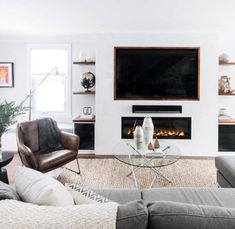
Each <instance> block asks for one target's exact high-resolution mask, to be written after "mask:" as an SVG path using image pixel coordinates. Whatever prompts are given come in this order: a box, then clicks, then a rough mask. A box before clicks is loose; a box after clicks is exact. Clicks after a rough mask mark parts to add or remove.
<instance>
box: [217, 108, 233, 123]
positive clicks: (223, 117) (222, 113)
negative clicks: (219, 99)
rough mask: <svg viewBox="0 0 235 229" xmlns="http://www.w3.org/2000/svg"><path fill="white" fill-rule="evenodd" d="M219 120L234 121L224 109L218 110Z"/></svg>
mask: <svg viewBox="0 0 235 229" xmlns="http://www.w3.org/2000/svg"><path fill="white" fill-rule="evenodd" d="M218 119H219V120H234V119H233V118H232V116H230V115H228V112H227V109H226V108H220V109H219V115H218Z"/></svg>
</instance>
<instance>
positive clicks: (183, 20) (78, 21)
mask: <svg viewBox="0 0 235 229" xmlns="http://www.w3.org/2000/svg"><path fill="white" fill-rule="evenodd" d="M0 3H1V6H2V7H1V14H0V35H41V36H45V35H46V36H48V35H56V36H57V35H63V36H67V35H77V34H81V33H97V32H117V31H118V32H141V31H149V32H157V31H179V30H180V31H181V30H190V31H235V23H234V21H235V13H234V9H235V1H234V0H226V1H221V0H0Z"/></svg>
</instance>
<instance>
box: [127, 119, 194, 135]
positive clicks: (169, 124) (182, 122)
mask: <svg viewBox="0 0 235 229" xmlns="http://www.w3.org/2000/svg"><path fill="white" fill-rule="evenodd" d="M143 120H144V117H122V139H131V138H133V132H134V129H135V126H136V125H141V126H142V123H143ZM152 120H153V125H154V137H157V138H159V139H191V118H190V117H152Z"/></svg>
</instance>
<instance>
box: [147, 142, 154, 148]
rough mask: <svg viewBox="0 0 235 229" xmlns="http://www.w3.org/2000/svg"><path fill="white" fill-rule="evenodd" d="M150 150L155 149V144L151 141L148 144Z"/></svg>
mask: <svg viewBox="0 0 235 229" xmlns="http://www.w3.org/2000/svg"><path fill="white" fill-rule="evenodd" d="M148 150H154V146H153V143H152V142H149V144H148Z"/></svg>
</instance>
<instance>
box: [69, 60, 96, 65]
mask: <svg viewBox="0 0 235 229" xmlns="http://www.w3.org/2000/svg"><path fill="white" fill-rule="evenodd" d="M73 64H83V65H94V64H95V61H74V62H73Z"/></svg>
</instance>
